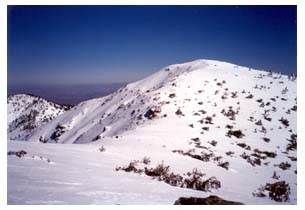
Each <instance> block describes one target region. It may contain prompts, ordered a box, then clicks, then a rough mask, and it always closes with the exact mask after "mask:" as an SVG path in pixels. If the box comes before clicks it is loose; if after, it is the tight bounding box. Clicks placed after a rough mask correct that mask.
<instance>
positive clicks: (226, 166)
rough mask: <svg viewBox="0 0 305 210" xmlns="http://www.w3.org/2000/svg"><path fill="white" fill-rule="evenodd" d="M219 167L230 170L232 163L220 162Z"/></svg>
mask: <svg viewBox="0 0 305 210" xmlns="http://www.w3.org/2000/svg"><path fill="white" fill-rule="evenodd" d="M217 165H218V166H220V167H222V168H225V169H227V170H228V169H229V165H230V163H229V162H228V161H226V162H221V161H220V162H219V163H218V164H217Z"/></svg>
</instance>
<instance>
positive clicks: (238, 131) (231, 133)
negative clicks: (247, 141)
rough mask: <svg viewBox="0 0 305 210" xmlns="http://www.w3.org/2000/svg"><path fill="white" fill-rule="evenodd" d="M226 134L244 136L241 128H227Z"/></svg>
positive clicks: (237, 136)
mask: <svg viewBox="0 0 305 210" xmlns="http://www.w3.org/2000/svg"><path fill="white" fill-rule="evenodd" d="M227 136H228V137H230V138H231V136H235V137H236V138H238V139H241V138H242V137H243V136H245V135H244V134H243V133H242V131H241V130H234V131H233V130H228V132H227Z"/></svg>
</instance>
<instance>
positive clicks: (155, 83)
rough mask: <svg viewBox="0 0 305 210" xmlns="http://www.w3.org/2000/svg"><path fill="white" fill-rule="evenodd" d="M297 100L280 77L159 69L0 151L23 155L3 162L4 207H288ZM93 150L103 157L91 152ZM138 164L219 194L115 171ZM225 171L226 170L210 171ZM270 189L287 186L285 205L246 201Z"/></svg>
mask: <svg viewBox="0 0 305 210" xmlns="http://www.w3.org/2000/svg"><path fill="white" fill-rule="evenodd" d="M296 97H297V90H296V80H295V78H293V79H291V78H288V76H285V75H280V74H276V73H270V72H267V71H258V70H253V69H251V68H248V67H241V66H237V65H234V64H230V63H225V62H219V61H212V60H196V61H193V62H189V63H183V64H175V65H171V66H168V67H165V68H163V69H161V70H160V71H158V72H156V73H155V74H153V75H151V76H149V77H147V78H145V79H143V80H141V81H138V82H135V83H131V84H129V85H127V86H126V87H124V88H121V89H119V90H118V91H116V92H115V93H113V94H111V95H109V96H106V97H103V98H97V99H93V100H89V101H85V102H83V103H80V104H79V105H78V106H75V107H74V108H72V109H70V110H69V111H67V112H65V113H63V114H61V115H59V116H58V117H57V118H55V119H54V120H52V121H51V122H49V123H48V124H45V125H43V126H41V127H39V128H38V129H37V131H35V133H34V135H33V136H32V137H31V138H30V139H29V141H31V142H17V141H9V148H8V149H9V150H12V151H18V150H21V149H23V150H25V151H27V152H28V154H27V155H26V156H24V157H22V158H18V157H16V156H9V157H8V203H9V204H21V203H23V204H57V203H58V204H83V203H86V204H95V203H99V204H173V203H174V201H175V200H177V199H178V197H181V196H200V197H205V196H208V195H212V194H214V195H219V196H221V197H223V198H224V199H228V200H233V201H238V202H243V203H245V204H296V202H297V194H296V189H297V186H296V184H297V175H296V173H297V164H296V163H297V161H296V157H297V151H296V138H297V136H296V134H297V121H296V119H297V104H296V103H297V98H296ZM238 131H240V133H239V132H238ZM237 134H239V135H237ZM39 139H44V140H45V141H47V142H50V143H56V142H57V143H74V144H41V143H36V142H38V141H39ZM20 140H22V139H20ZM75 143H76V144H75ZM101 145H102V146H103V147H104V148H105V149H106V151H104V152H99V151H98V148H99V147H101ZM173 151H176V152H173ZM177 151H178V152H177ZM195 155H198V156H200V157H204V156H205V155H210V156H211V158H210V159H209V160H204V161H203V160H201V159H200V158H194V157H198V156H195ZM32 156H34V157H40V156H42V157H44V158H42V159H43V160H44V161H39V158H32ZM144 156H146V157H149V158H150V160H151V161H152V162H151V163H150V164H152V166H153V165H157V164H159V163H161V162H163V163H164V164H165V165H169V166H170V170H171V171H173V172H174V173H176V174H181V175H183V174H185V173H187V172H189V171H192V170H193V169H194V168H197V169H198V170H200V171H202V172H203V173H205V174H206V177H207V178H208V177H212V176H215V177H216V178H217V179H218V180H219V181H221V188H219V189H217V190H215V189H214V190H212V192H201V191H197V190H191V189H184V188H179V187H173V186H170V185H168V184H166V183H164V182H160V181H157V180H153V179H152V178H151V177H148V176H146V175H143V174H142V175H139V174H135V173H132V172H131V173H127V172H124V171H116V170H115V168H116V167H118V166H126V165H128V164H129V163H130V161H132V160H141V159H143V157H144ZM47 159H49V160H50V161H49V162H48V161H46V160H47ZM40 160H41V159H40ZM225 162H228V169H225V168H223V167H220V166H219V165H221V164H222V163H225ZM51 163H52V164H51ZM280 164H281V165H280ZM281 166H286V167H281ZM274 172H275V173H276V175H277V176H279V178H278V179H275V178H272V177H273V174H274ZM277 181H285V182H287V183H289V186H290V199H289V201H287V202H282V203H279V202H275V201H273V200H271V199H270V198H269V197H268V193H266V195H267V197H262V198H260V197H255V196H253V195H252V193H253V192H255V191H256V190H257V189H258V188H259V187H261V186H263V185H265V184H266V183H274V182H277Z"/></svg>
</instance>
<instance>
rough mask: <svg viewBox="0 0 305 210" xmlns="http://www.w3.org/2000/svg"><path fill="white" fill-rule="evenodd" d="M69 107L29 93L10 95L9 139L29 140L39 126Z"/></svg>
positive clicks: (8, 113) (8, 106) (8, 100)
mask: <svg viewBox="0 0 305 210" xmlns="http://www.w3.org/2000/svg"><path fill="white" fill-rule="evenodd" d="M68 108H69V107H68V106H60V105H58V104H55V103H52V102H49V101H46V100H45V99H42V98H40V97H37V96H32V95H27V94H16V95H10V96H8V98H7V127H8V132H7V133H8V139H9V140H24V141H25V140H28V138H30V137H31V135H32V134H33V133H34V132H35V130H36V129H37V128H38V127H40V126H41V125H44V124H47V123H48V122H50V121H51V120H53V119H54V118H56V117H57V116H59V115H60V114H62V113H64V112H65V110H67V109H68Z"/></svg>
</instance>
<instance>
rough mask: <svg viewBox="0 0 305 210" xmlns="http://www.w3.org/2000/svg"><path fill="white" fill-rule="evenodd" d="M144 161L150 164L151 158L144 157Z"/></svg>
mask: <svg viewBox="0 0 305 210" xmlns="http://www.w3.org/2000/svg"><path fill="white" fill-rule="evenodd" d="M142 162H143V163H144V164H146V165H147V164H149V163H150V162H151V161H150V158H149V157H144V158H143V160H142Z"/></svg>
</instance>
